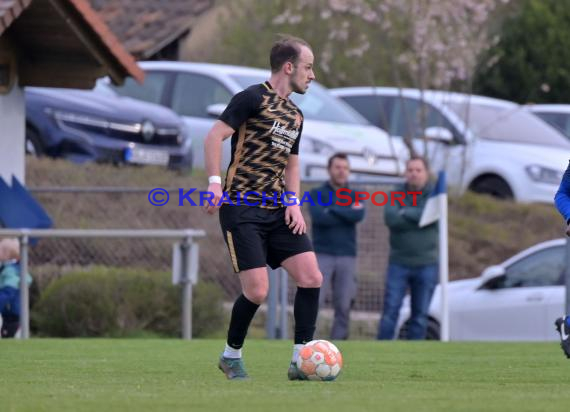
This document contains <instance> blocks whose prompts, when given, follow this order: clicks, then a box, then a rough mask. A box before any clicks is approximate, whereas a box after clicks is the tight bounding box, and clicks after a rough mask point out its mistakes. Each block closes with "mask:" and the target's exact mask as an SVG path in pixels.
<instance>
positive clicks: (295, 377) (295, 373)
mask: <svg viewBox="0 0 570 412" xmlns="http://www.w3.org/2000/svg"><path fill="white" fill-rule="evenodd" d="M287 378H289V380H290V381H303V380H305V378H304V377H303V375H301V372H299V368H297V364H296V363H295V362H291V364H290V365H289V369H288V370H287Z"/></svg>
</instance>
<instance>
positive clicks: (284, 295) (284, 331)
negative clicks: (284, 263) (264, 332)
mask: <svg viewBox="0 0 570 412" xmlns="http://www.w3.org/2000/svg"><path fill="white" fill-rule="evenodd" d="M278 273H279V277H280V287H279V289H280V292H281V293H280V300H281V304H280V306H281V313H280V314H281V319H280V321H279V330H280V336H279V337H280V338H281V339H288V337H287V335H288V334H289V333H288V332H289V326H288V314H287V305H288V303H289V274H288V273H287V271H286V270H285V269H283V268H279V269H278Z"/></svg>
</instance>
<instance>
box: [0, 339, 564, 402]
mask: <svg viewBox="0 0 570 412" xmlns="http://www.w3.org/2000/svg"><path fill="white" fill-rule="evenodd" d="M335 343H337V345H338V346H339V349H340V350H341V351H342V353H343V355H344V359H345V368H344V370H343V371H342V373H341V375H340V377H339V378H338V379H337V381H335V382H289V381H287V380H286V369H287V366H288V362H289V356H290V346H291V343H290V342H284V341H266V340H250V341H248V342H247V344H246V349H245V361H246V365H247V367H248V370H249V373H250V375H251V376H252V380H251V381H247V382H231V381H227V380H226V379H225V377H224V376H223V375H222V374H221V372H219V371H218V370H217V368H216V367H215V364H216V360H217V357H218V355H219V352H220V350H221V348H222V347H223V341H221V340H195V341H192V342H184V341H182V340H174V339H172V340H152V339H149V340H147V339H117V340H112V339H109V340H107V339H105V340H103V339H101V340H99V339H89V340H87V339H85V340H81V339H70V340H55V339H33V340H29V341H14V340H2V341H0V371H1V372H0V410H1V411H4V412H7V411H34V412H35V411H104V412H110V411H125V410H129V411H131V410H132V411H196V410H212V411H219V410H227V411H248V412H249V411H268V412H273V411H296V410H303V411H305V410H306V411H327V412H333V411H345V410H346V411H348V410H351V411H364V410H370V411H414V412H416V411H442V410H443V411H446V412H452V411H458V410H460V411H483V410H484V411H516V412H520V411H525V410H526V411H538V410H541V411H544V410H560V411H567V410H568V408H569V405H570V384H569V383H568V381H569V380H570V378H569V376H570V361H567V360H566V359H565V358H564V357H563V355H562V352H561V350H560V348H559V347H558V344H556V343H538V344H534V343H448V344H443V343H439V342H389V343H384V342H383V343H379V342H374V341H362V342H359V341H349V342H335Z"/></svg>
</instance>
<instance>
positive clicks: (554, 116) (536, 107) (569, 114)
mask: <svg viewBox="0 0 570 412" xmlns="http://www.w3.org/2000/svg"><path fill="white" fill-rule="evenodd" d="M527 107H528V109H529V110H530V111H531V112H532V113H534V114H535V115H537V116H538V117H540V118H541V119H542V120H544V121H545V122H547V123H548V124H549V125H551V126H553V127H554V128H556V129H557V130H559V131H560V132H561V133H562V134H563V135H564V136H566V137H567V138H568V139H570V104H529V105H527Z"/></svg>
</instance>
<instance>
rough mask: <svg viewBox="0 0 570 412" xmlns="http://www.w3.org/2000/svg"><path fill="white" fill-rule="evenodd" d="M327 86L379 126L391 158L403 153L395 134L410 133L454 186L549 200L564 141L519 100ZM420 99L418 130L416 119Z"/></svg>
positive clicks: (566, 151) (568, 147) (567, 147)
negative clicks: (393, 149)
mask: <svg viewBox="0 0 570 412" xmlns="http://www.w3.org/2000/svg"><path fill="white" fill-rule="evenodd" d="M331 92H332V93H333V94H334V95H336V96H338V97H341V98H342V99H343V100H345V101H346V102H347V103H349V104H350V105H351V106H352V107H354V108H355V109H356V110H357V111H359V112H360V113H361V114H362V115H363V116H364V117H366V118H367V119H368V120H369V121H370V122H371V123H372V124H375V125H377V126H379V127H382V128H384V129H385V130H387V131H388V132H389V133H390V135H392V137H393V138H394V144H395V145H397V146H398V149H397V150H398V153H397V155H398V156H399V157H404V158H405V157H406V156H407V155H408V150H407V148H406V147H405V146H404V144H403V143H404V142H403V139H404V138H405V137H410V138H412V141H413V144H414V147H415V149H416V151H418V153H420V154H424V155H426V156H427V157H428V159H429V160H430V162H431V166H432V168H433V169H434V170H436V171H437V170H441V169H445V170H446V171H447V176H448V182H449V184H450V186H453V187H455V188H458V189H459V192H463V191H465V190H467V189H470V190H473V191H476V192H479V193H487V194H491V195H494V196H497V197H500V198H507V199H514V200H516V201H518V202H546V203H552V200H553V198H554V194H555V193H556V190H557V188H558V185H559V184H560V180H561V178H562V174H563V172H564V170H565V169H566V166H567V164H568V159H570V141H568V140H567V139H565V138H564V136H562V135H561V134H560V133H559V132H558V131H556V130H555V129H554V128H552V127H550V126H549V125H547V124H546V123H544V122H542V121H540V119H537V118H536V117H535V116H533V115H531V114H530V113H528V111H527V110H525V109H524V106H519V105H517V104H515V103H512V102H508V101H505V100H498V99H493V98H488V97H482V96H472V95H471V96H470V95H465V94H460V93H451V92H441V91H429V90H428V91H424V92H423V100H422V95H421V93H420V91H419V90H417V89H401V90H400V89H397V88H384V87H378V88H374V87H358V88H345V89H334V90H331ZM422 101H423V102H424V105H425V106H424V108H425V119H426V123H425V125H426V129H425V130H421V128H420V124H421V123H420V122H419V121H418V119H420V115H421V113H422V108H421V107H422ZM423 136H425V137H426V138H427V139H426V140H424V139H423V138H422V137H423ZM424 141H427V153H426V151H425V149H426V148H425V147H424Z"/></svg>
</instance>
